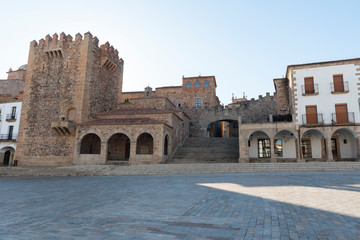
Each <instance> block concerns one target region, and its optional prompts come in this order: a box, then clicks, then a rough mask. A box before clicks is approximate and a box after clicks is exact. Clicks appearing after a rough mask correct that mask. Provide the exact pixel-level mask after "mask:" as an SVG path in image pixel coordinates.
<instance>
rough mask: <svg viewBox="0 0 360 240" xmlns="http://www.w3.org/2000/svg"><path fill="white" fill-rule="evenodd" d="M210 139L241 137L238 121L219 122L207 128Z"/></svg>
mask: <svg viewBox="0 0 360 240" xmlns="http://www.w3.org/2000/svg"><path fill="white" fill-rule="evenodd" d="M207 131H208V136H209V137H220V138H229V137H239V124H238V121H236V120H219V121H216V122H212V123H210V124H209V125H208V127H207Z"/></svg>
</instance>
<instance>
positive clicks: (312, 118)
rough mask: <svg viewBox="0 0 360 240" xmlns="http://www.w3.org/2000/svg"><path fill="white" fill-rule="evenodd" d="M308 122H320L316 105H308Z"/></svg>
mask: <svg viewBox="0 0 360 240" xmlns="http://www.w3.org/2000/svg"><path fill="white" fill-rule="evenodd" d="M306 123H307V124H314V123H318V119H317V108H316V105H313V106H306Z"/></svg>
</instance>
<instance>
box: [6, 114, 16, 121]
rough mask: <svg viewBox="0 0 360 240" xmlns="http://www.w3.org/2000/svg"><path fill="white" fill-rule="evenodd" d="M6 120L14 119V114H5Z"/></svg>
mask: <svg viewBox="0 0 360 240" xmlns="http://www.w3.org/2000/svg"><path fill="white" fill-rule="evenodd" d="M6 120H16V114H15V115H13V114H6Z"/></svg>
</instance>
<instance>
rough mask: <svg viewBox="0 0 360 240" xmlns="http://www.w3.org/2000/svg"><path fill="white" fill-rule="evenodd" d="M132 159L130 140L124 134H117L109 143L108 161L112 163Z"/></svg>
mask: <svg viewBox="0 0 360 240" xmlns="http://www.w3.org/2000/svg"><path fill="white" fill-rule="evenodd" d="M129 158H130V139H129V138H128V136H126V135H125V134H122V133H116V134H114V135H112V136H111V138H110V139H109V141H108V155H107V160H110V161H129Z"/></svg>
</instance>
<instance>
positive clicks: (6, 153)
mask: <svg viewBox="0 0 360 240" xmlns="http://www.w3.org/2000/svg"><path fill="white" fill-rule="evenodd" d="M14 154H15V149H14V148H12V147H4V148H2V149H1V150H0V156H2V157H1V158H2V162H1V163H0V165H3V166H10V165H11V164H13V158H14Z"/></svg>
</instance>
